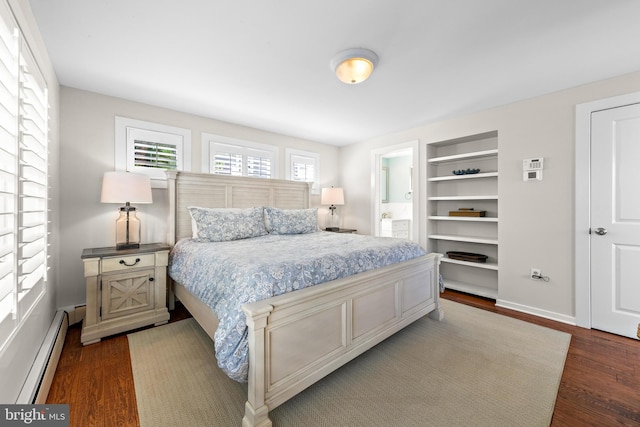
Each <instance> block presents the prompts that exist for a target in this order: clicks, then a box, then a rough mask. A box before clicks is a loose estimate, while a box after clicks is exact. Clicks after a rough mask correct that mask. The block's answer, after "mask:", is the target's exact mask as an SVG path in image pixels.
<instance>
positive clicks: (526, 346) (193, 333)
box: [128, 300, 571, 427]
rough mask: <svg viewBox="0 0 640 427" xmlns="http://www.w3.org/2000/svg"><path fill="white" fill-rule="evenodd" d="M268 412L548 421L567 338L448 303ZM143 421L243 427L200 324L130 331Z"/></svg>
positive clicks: (310, 425)
mask: <svg viewBox="0 0 640 427" xmlns="http://www.w3.org/2000/svg"><path fill="white" fill-rule="evenodd" d="M443 305H444V308H445V320H443V321H441V322H437V321H434V320H431V319H428V318H424V319H420V320H418V321H417V322H415V323H414V324H412V325H411V326H409V327H407V328H405V329H404V330H403V331H401V332H399V333H398V334H396V335H394V336H393V337H391V338H389V339H387V340H386V341H384V342H382V343H380V344H379V345H377V346H376V347H374V348H373V349H371V350H369V351H368V352H366V353H365V354H363V355H361V356H360V357H358V358H357V359H355V360H353V361H351V362H350V363H348V364H347V365H346V366H344V367H342V368H340V369H339V370H337V371H336V372H334V373H333V374H331V375H329V376H327V377H326V378H324V379H323V380H322V381H320V382H319V383H317V384H315V385H313V386H311V387H310V388H308V389H307V390H305V391H304V392H302V393H301V394H299V395H298V396H296V397H295V398H293V399H292V400H289V401H288V402H286V403H284V404H283V405H281V406H280V407H278V408H276V409H274V410H273V411H271V413H270V417H271V420H272V421H273V425H274V427H285V426H287V427H289V426H290V427H299V426H305V427H314V426H327V427H336V426H349V427H353V426H374V427H376V426H380V427H389V426H403V427H408V426H470V425H473V426H509V427H512V426H548V425H549V423H550V422H551V417H552V415H553V407H554V404H555V399H556V395H557V392H558V386H559V384H560V378H561V376H562V370H563V367H564V361H565V357H566V354H567V349H568V347H569V341H570V339H571V336H570V335H568V334H565V333H563V332H558V331H554V330H552V329H548V328H543V327H540V326H537V325H533V324H530V323H526V322H522V321H519V320H516V319H512V318H509V317H505V316H500V315H497V314H494V313H490V312H487V311H483V310H479V309H476V308H473V307H468V306H465V305H462V304H458V303H455V302H451V301H447V300H443ZM128 337H129V347H130V352H131V363H132V365H133V377H134V383H135V390H136V399H137V401H138V413H139V416H140V424H141V426H142V427H159V426H189V427H197V426H224V427H227V426H240V425H241V420H242V417H243V415H244V402H245V400H246V393H247V387H246V385H244V384H239V383H236V382H234V381H232V380H230V379H229V378H227V377H226V376H225V375H224V373H222V371H220V370H219V369H218V368H217V366H216V363H215V360H214V352H213V343H212V341H211V340H210V339H209V337H208V336H207V335H206V334H205V333H204V332H203V331H202V329H200V327H199V326H198V325H197V323H196V322H195V321H194V320H193V319H187V320H183V321H180V322H176V323H171V324H168V325H164V326H160V327H157V328H153V329H147V330H144V331H141V332H136V333H133V334H130V335H129V336H128Z"/></svg>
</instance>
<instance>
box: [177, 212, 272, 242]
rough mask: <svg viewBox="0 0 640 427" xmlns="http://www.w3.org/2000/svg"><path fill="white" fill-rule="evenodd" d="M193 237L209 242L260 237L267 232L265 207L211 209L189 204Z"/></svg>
mask: <svg viewBox="0 0 640 427" xmlns="http://www.w3.org/2000/svg"><path fill="white" fill-rule="evenodd" d="M187 209H189V214H190V215H191V224H192V228H193V237H194V238H197V239H199V240H206V241H209V242H227V241H229V240H239V239H247V238H249V237H260V236H264V235H265V234H267V229H266V228H265V227H264V213H263V210H264V208H263V207H258V208H249V209H233V208H230V209H225V208H218V209H211V208H200V207H197V206H189V207H188V208H187Z"/></svg>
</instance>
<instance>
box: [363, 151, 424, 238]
mask: <svg viewBox="0 0 640 427" xmlns="http://www.w3.org/2000/svg"><path fill="white" fill-rule="evenodd" d="M418 168H419V165H418V141H411V142H407V143H404V144H399V145H394V146H390V147H385V148H380V149H377V150H374V151H373V152H372V166H371V169H372V173H371V175H372V183H373V185H372V192H373V194H372V197H371V200H372V204H373V206H372V209H371V211H372V218H371V224H372V230H371V233H372V234H373V235H375V236H388V237H398V238H406V239H411V240H414V241H416V242H417V241H418V240H419V226H418V224H417V223H416V221H415V220H417V219H418V206H419V201H418V200H417V199H418V197H419V194H420V193H419V191H418V187H419V183H418V178H417V177H418V176H419V173H418V172H419V170H418Z"/></svg>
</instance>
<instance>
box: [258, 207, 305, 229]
mask: <svg viewBox="0 0 640 427" xmlns="http://www.w3.org/2000/svg"><path fill="white" fill-rule="evenodd" d="M264 219H265V225H266V227H267V231H268V232H269V233H270V234H306V233H315V232H316V231H318V209H317V208H313V209H278V208H272V207H265V208H264Z"/></svg>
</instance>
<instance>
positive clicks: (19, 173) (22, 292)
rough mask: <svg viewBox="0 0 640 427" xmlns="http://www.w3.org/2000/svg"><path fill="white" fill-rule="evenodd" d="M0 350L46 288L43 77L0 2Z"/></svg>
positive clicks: (46, 149)
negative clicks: (0, 142)
mask: <svg viewBox="0 0 640 427" xmlns="http://www.w3.org/2000/svg"><path fill="white" fill-rule="evenodd" d="M0 18H1V19H0V21H1V22H0V140H1V141H2V144H1V145H0V351H1V349H2V348H3V347H4V346H5V345H6V343H7V342H8V341H9V340H10V339H11V337H12V336H13V334H14V333H15V331H16V330H17V328H18V327H19V326H20V324H21V323H22V322H23V321H24V319H26V317H27V316H28V314H29V312H30V310H31V308H32V307H33V306H34V305H35V303H36V302H37V301H38V300H39V299H40V297H41V296H42V295H43V294H44V292H45V291H46V287H45V283H46V279H47V260H48V256H47V248H48V244H49V242H48V237H49V230H48V227H49V221H48V207H47V204H48V185H49V184H48V168H47V165H48V158H47V152H48V122H47V120H48V100H47V85H46V81H45V79H44V77H43V75H42V74H41V72H40V70H39V69H38V65H37V63H36V61H35V59H34V57H33V55H32V54H31V52H30V50H29V47H28V45H27V44H26V42H25V41H24V40H23V38H22V34H21V33H20V31H19V29H18V26H17V24H16V22H15V20H14V19H13V16H12V14H11V12H10V10H9V9H8V8H7V6H6V4H5V3H2V5H1V6H0Z"/></svg>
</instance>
